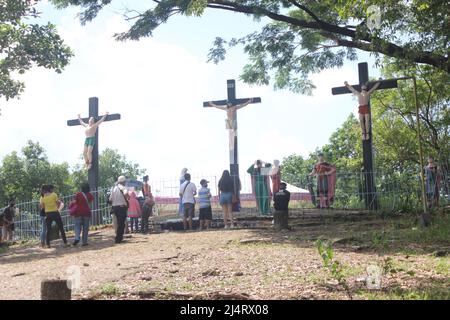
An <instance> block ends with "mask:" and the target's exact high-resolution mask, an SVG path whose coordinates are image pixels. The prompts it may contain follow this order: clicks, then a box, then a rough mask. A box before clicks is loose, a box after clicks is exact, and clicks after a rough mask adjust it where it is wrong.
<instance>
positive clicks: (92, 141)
mask: <svg viewBox="0 0 450 320" xmlns="http://www.w3.org/2000/svg"><path fill="white" fill-rule="evenodd" d="M84 145H85V146H86V147H93V146H94V145H95V137H87V138H86V140H85V141H84Z"/></svg>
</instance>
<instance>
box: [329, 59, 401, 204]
mask: <svg viewBox="0 0 450 320" xmlns="http://www.w3.org/2000/svg"><path fill="white" fill-rule="evenodd" d="M358 75H359V84H357V85H351V86H350V85H349V84H348V83H347V82H346V83H345V86H343V87H336V88H332V89H331V92H332V94H333V95H338V94H347V93H354V94H357V95H358V100H359V104H360V108H359V111H360V121H361V120H362V121H363V122H364V123H362V124H361V128H362V130H363V139H362V144H363V176H364V190H363V192H364V199H365V203H366V209H369V210H376V209H378V200H377V198H376V188H375V179H374V170H373V146H372V123H371V121H370V118H371V110H370V94H371V93H372V92H373V91H374V90H376V89H377V90H382V89H391V88H397V80H398V79H389V80H379V81H378V82H376V83H373V82H369V68H368V66H367V62H362V63H359V64H358Z"/></svg>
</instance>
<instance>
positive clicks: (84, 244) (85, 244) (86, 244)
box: [81, 243, 89, 247]
mask: <svg viewBox="0 0 450 320" xmlns="http://www.w3.org/2000/svg"><path fill="white" fill-rule="evenodd" d="M88 245H89V243H83V244H82V245H81V246H82V247H86V246H88Z"/></svg>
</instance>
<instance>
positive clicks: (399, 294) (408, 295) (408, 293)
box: [357, 287, 450, 300]
mask: <svg viewBox="0 0 450 320" xmlns="http://www.w3.org/2000/svg"><path fill="white" fill-rule="evenodd" d="M357 294H358V296H359V297H361V298H364V299H368V300H449V299H450V292H449V290H448V288H441V287H437V288H427V289H424V290H423V289H421V290H419V289H402V288H394V289H391V290H388V291H371V292H368V291H359V292H358V293H357Z"/></svg>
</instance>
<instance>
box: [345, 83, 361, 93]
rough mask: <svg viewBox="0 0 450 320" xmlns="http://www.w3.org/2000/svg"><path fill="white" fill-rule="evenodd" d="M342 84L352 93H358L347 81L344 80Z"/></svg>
mask: <svg viewBox="0 0 450 320" xmlns="http://www.w3.org/2000/svg"><path fill="white" fill-rule="evenodd" d="M344 85H345V86H346V87H347V88H348V90H350V91H351V92H353V93H354V94H358V93H359V92H358V91H357V90H356V89H355V88H353V87H352V86H351V85H349V84H348V82H347V81H345V82H344Z"/></svg>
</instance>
